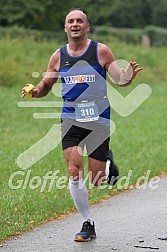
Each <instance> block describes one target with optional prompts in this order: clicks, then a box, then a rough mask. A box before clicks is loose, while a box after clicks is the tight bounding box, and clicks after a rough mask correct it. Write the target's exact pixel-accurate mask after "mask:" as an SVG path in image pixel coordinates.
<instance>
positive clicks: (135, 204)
mask: <svg viewBox="0 0 167 252" xmlns="http://www.w3.org/2000/svg"><path fill="white" fill-rule="evenodd" d="M91 213H92V216H93V217H94V220H95V223H96V232H97V238H96V239H94V240H92V241H90V242H85V243H78V242H74V241H73V236H74V234H75V233H77V232H78V231H80V228H81V218H80V216H79V215H78V214H77V213H76V214H71V215H70V216H68V217H66V218H64V219H60V220H56V221H54V222H52V223H48V224H45V225H42V226H40V227H39V228H38V229H36V230H34V231H32V232H28V233H24V234H22V235H20V236H18V237H15V238H13V239H11V240H8V241H6V242H5V243H4V244H3V247H0V252H1V251H2V252H16V251H17V252H37V251H38V252H72V251H73V252H87V251H89V252H109V251H121V252H140V251H141V252H147V251H159V252H167V177H163V178H161V180H160V182H159V184H158V188H157V189H154V190H153V189H150V188H148V187H147V189H140V190H139V189H138V190H137V189H133V190H131V191H126V192H124V193H121V194H119V195H115V196H113V197H111V198H109V199H107V200H106V201H104V202H103V203H100V204H97V205H94V206H92V207H91Z"/></svg>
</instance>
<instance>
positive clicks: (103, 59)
mask: <svg viewBox="0 0 167 252" xmlns="http://www.w3.org/2000/svg"><path fill="white" fill-rule="evenodd" d="M98 58H99V62H100V64H101V65H102V66H103V67H106V65H108V64H110V63H111V62H113V61H114V54H113V52H112V51H111V49H110V48H109V47H108V46H107V45H105V44H102V43H98Z"/></svg>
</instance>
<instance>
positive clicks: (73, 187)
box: [69, 179, 92, 222]
mask: <svg viewBox="0 0 167 252" xmlns="http://www.w3.org/2000/svg"><path fill="white" fill-rule="evenodd" d="M69 190H70V193H71V196H72V198H73V201H74V203H75V205H76V208H77V210H78V212H79V213H80V214H81V216H82V218H83V220H84V221H87V220H88V219H89V220H91V222H92V218H91V215H90V212H89V202H88V190H87V187H86V185H85V182H84V181H83V180H82V179H81V180H69Z"/></svg>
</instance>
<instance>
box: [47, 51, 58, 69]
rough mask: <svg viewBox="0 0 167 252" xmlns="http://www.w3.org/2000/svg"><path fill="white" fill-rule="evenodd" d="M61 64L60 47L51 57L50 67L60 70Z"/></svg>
mask: <svg viewBox="0 0 167 252" xmlns="http://www.w3.org/2000/svg"><path fill="white" fill-rule="evenodd" d="M59 66H60V49H57V50H56V51H55V52H54V53H53V54H52V55H51V57H50V60H49V65H48V67H49V68H50V69H54V70H56V71H58V69H59Z"/></svg>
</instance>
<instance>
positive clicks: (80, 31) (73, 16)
mask: <svg viewBox="0 0 167 252" xmlns="http://www.w3.org/2000/svg"><path fill="white" fill-rule="evenodd" d="M88 31H89V24H88V22H87V19H86V15H85V14H84V13H83V12H81V11H72V12H70V13H69V14H68V15H67V17H66V21H65V32H67V36H68V38H71V39H77V38H81V37H84V36H86V33H87V32H88Z"/></svg>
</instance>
